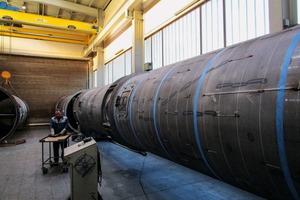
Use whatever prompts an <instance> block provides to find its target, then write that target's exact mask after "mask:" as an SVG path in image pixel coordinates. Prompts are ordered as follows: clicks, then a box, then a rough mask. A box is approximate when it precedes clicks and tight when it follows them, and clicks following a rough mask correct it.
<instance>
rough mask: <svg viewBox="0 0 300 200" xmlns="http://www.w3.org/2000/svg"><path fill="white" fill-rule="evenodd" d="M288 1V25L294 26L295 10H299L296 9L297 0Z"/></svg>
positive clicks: (295, 22) (295, 21) (295, 23)
mask: <svg viewBox="0 0 300 200" xmlns="http://www.w3.org/2000/svg"><path fill="white" fill-rule="evenodd" d="M289 3H290V5H289V6H290V12H289V18H290V26H295V25H297V23H298V22H297V15H298V13H297V12H300V11H299V10H297V1H295V0H289ZM298 3H299V2H298Z"/></svg>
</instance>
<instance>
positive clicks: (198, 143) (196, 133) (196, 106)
mask: <svg viewBox="0 0 300 200" xmlns="http://www.w3.org/2000/svg"><path fill="white" fill-rule="evenodd" d="M225 50H226V49H223V50H222V51H221V52H219V53H218V54H217V55H215V56H214V58H213V59H212V60H210V61H209V63H208V64H207V65H206V67H205V69H204V71H203V72H202V74H201V77H200V79H199V82H198V85H197V88H196V93H195V97H194V109H193V121H194V129H195V138H196V142H197V147H198V149H199V151H200V154H201V157H202V159H203V161H204V163H205V165H206V167H207V168H208V169H209V171H210V172H211V173H212V174H213V175H214V176H215V177H216V178H218V179H219V180H221V178H220V177H219V176H218V175H217V174H216V173H215V172H214V170H213V169H212V168H211V167H210V165H209V163H208V161H207V160H206V158H205V154H204V152H203V149H202V146H201V141H200V135H199V130H198V120H197V111H198V101H199V95H200V91H201V87H202V83H203V80H204V77H205V76H206V73H207V71H208V70H209V69H210V68H211V66H212V65H213V63H214V62H215V61H216V60H217V58H218V57H219V56H220V55H221V54H222V53H223V52H224V51H225Z"/></svg>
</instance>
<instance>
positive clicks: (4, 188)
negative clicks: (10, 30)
mask: <svg viewBox="0 0 300 200" xmlns="http://www.w3.org/2000/svg"><path fill="white" fill-rule="evenodd" d="M47 133H48V127H35V128H29V129H27V130H22V131H17V132H15V133H14V135H13V137H11V138H10V141H16V140H20V139H26V143H23V144H19V145H12V146H8V147H0V158H1V163H0V200H21V199H22V200H33V199H35V200H64V199H67V198H68V196H69V194H70V177H69V174H68V173H65V172H63V168H62V166H57V167H50V166H49V165H46V167H47V168H48V173H46V174H43V172H42V169H41V168H42V145H41V143H40V142H39V139H41V138H43V137H45V136H46V135H47ZM71 144H72V142H71ZM97 145H98V148H99V151H100V155H101V158H100V159H101V165H102V173H103V176H102V182H101V186H99V187H98V190H99V192H100V194H101V196H102V198H103V199H104V200H125V199H126V200H174V199H176V200H193V199H195V200H196V199H197V200H199V199H205V200H206V199H213V200H217V199H228V200H229V199H230V200H231V199H238V200H240V199H245V200H247V199H249V200H250V199H251V200H255V199H262V198H260V197H258V196H255V195H253V194H251V193H248V192H246V191H243V190H240V189H238V188H235V187H233V186H230V185H228V184H226V183H222V182H220V181H218V180H216V179H213V178H210V177H208V176H206V175H203V174H201V173H198V172H195V171H193V170H191V169H188V168H185V167H183V166H180V165H178V164H176V163H173V162H171V161H168V160H165V159H163V158H160V157H158V156H156V155H153V154H151V153H147V156H143V155H140V154H137V153H135V152H132V151H129V150H127V149H124V148H122V147H120V146H118V145H115V144H113V143H110V142H107V141H102V142H97ZM45 153H46V154H47V151H46V152H45ZM46 157H47V155H46Z"/></svg>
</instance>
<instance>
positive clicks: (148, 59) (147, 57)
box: [144, 37, 152, 63]
mask: <svg viewBox="0 0 300 200" xmlns="http://www.w3.org/2000/svg"><path fill="white" fill-rule="evenodd" d="M144 45H145V46H144V48H145V63H150V62H152V50H151V49H152V38H151V37H149V38H147V39H146V40H145V42H144Z"/></svg>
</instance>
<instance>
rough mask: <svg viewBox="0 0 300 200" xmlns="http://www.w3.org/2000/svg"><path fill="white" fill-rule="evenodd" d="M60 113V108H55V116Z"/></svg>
mask: <svg viewBox="0 0 300 200" xmlns="http://www.w3.org/2000/svg"><path fill="white" fill-rule="evenodd" d="M61 115H62V113H61V109H60V108H56V109H55V116H56V117H61Z"/></svg>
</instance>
